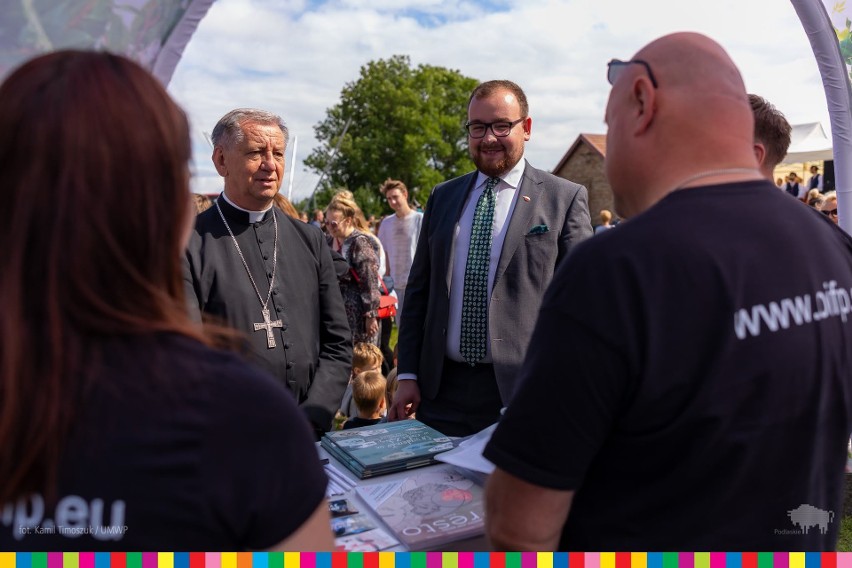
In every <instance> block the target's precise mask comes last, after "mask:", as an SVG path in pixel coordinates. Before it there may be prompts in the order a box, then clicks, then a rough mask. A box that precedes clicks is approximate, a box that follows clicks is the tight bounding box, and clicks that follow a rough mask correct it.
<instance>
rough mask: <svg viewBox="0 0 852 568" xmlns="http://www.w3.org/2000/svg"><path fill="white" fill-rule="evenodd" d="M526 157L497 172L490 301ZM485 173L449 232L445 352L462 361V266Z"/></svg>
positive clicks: (488, 357)
mask: <svg viewBox="0 0 852 568" xmlns="http://www.w3.org/2000/svg"><path fill="white" fill-rule="evenodd" d="M526 163H527V162H526V159H525V158H521V159H520V160H518V163H517V164H515V167H514V168H512V169H511V170H509V172H508V173H506V175H504V176H501V178H500V183H498V184H497V186H496V187H495V188H494V192H495V198H496V199H495V201H496V202H495V204H494V224H493V228H492V233H491V260H490V262H489V264H488V299H489V302H490V301H491V290H492V289H493V287H494V275H495V274H496V273H497V264H498V263H499V262H500V254H501V253H502V251H503V242H504V241H505V240H506V231H507V230H508V229H509V223H508V221H509V220H510V219H511V218H512V211H514V209H515V202H516V201H517V198H518V186H520V185H521V179H523V176H524V168H526ZM487 181H488V176H487V175H485V174H483V173H482V172H479V173H478V174H477V176H476V181H475V182H474V186H473V189H472V190H471V192H470V194H468V196H467V200H466V201H465V204H464V209H462V214H461V217H460V218H459V221H458V223H456V226H455V229H454V233H453V244H452V251H451V254H450V265H449V268H448V270H449V273H450V274H449V277H450V313H449V316H448V318H447V346H446V348H445V355H446V357H447V358H449V359H452V360H453V361H458V362H464V358H463V357H462V355H461V353H460V352H459V345H460V344H461V313H462V300H463V299H464V270H465V267H466V266H467V251H468V248H469V247H470V231H471V229H472V228H473V213H474V211H475V210H476V202H477V201H479V197H480V196H481V195H482V192H483V191H485V182H487ZM491 362H492V361H491V332H490V331H489V332H488V340H487V341H486V342H485V358H484V359H483V360H482V361H480V363H491ZM407 379H417V375H416V374H415V373H401V374H400V375H399V376H398V377H397V380H400V381H404V380H407Z"/></svg>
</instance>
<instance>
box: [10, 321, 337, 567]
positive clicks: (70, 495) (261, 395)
mask: <svg viewBox="0 0 852 568" xmlns="http://www.w3.org/2000/svg"><path fill="white" fill-rule="evenodd" d="M89 371H90V376H91V380H92V382H91V384H92V385H93V387H92V389H91V392H90V393H89V394H88V395H87V396H86V398H85V402H84V403H83V404H81V405H80V406H79V408H78V409H77V412H78V415H77V420H76V421H75V427H74V429H73V433H72V435H71V437H70V440H69V441H68V443H67V445H66V449H65V455H64V458H63V460H62V463H61V465H60V471H59V484H58V485H59V487H58V492H57V498H56V500H55V501H53V502H50V503H48V502H46V501H45V497H44V496H43V495H41V494H37V495H32V496H30V497H29V498H27V499H24V500H23V501H19V502H18V503H12V504H7V505H6V506H5V507H4V508H3V509H2V514H0V550H240V549H262V548H268V547H271V546H273V545H275V544H278V543H279V542H281V541H282V540H284V539H285V538H286V537H288V536H289V535H290V534H292V533H293V532H294V531H295V529H297V528H298V527H299V526H301V525H302V524H303V523H304V522H305V521H306V520H307V519H308V517H309V516H310V515H311V514H312V513H313V512H314V511H315V510H316V508H317V507H318V506H319V504H320V503H321V501H322V500H323V499H324V492H325V486H326V477H325V475H324V473H323V470H322V466H321V465H320V463H319V459H318V457H317V453H316V449H315V447H314V444H313V437H312V435H311V431H310V427H309V425H308V422H307V420H306V419H305V417H304V415H303V414H302V413H301V412H300V411H299V409H298V407H297V406H296V402H295V400H294V399H293V396H292V395H291V394H290V393H289V392H288V391H287V390H286V389H285V387H283V386H282V385H280V384H279V383H277V382H276V381H275V380H274V379H273V378H272V377H270V376H269V375H267V374H266V373H263V372H260V371H258V370H256V369H255V368H253V367H251V366H248V365H246V363H245V362H244V361H243V360H242V359H239V358H238V357H236V356H234V355H232V354H229V353H225V352H221V351H215V350H212V349H208V348H207V347H204V346H202V345H201V344H199V343H197V342H196V341H193V340H190V339H187V338H184V337H179V336H175V335H166V334H162V335H157V336H149V337H147V338H142V337H134V338H117V339H112V340H108V349H107V351H106V354H105V356H104V357H102V360H101V361H92V362H91V365H90V366H89Z"/></svg>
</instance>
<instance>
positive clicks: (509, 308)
mask: <svg viewBox="0 0 852 568" xmlns="http://www.w3.org/2000/svg"><path fill="white" fill-rule="evenodd" d="M476 175H477V172H471V173H469V174H466V175H463V176H461V177H458V178H455V179H452V180H449V181H447V182H444V183H442V184H440V185H438V186H436V187H435V189H434V190H433V191H432V195H431V196H430V197H429V201H428V203H427V204H426V212H425V213H424V216H423V226H422V228H421V230H420V239H419V241H418V242H417V252H416V254H415V256H414V263H413V264H412V266H411V273H410V275H409V277H408V286H407V287H406V290H405V310H404V311H403V319H402V324H401V326H400V335H399V372H400V373H416V374H417V383H418V386H419V387H420V393H421V396H422V397H424V398H426V399H434V398H435V397H436V396H437V394H438V388H439V386H440V384H441V370H442V367H443V362H444V352H445V350H446V334H447V320H448V317H449V308H450V303H449V299H450V282H449V275H450V273H451V270H450V259H451V258H452V243H453V233H454V229H455V226H456V224H457V223H458V221H459V218H460V217H461V213H462V209H463V206H464V202H465V199H466V198H467V195H468V193H469V192H470V191H471V190H472V189H473V184H474V182H475V180H476ZM518 192H519V195H518V198H517V200H516V204H515V208H514V210H513V211H512V214H511V220H510V221H509V226H508V232H507V233H506V239H505V241H504V243H503V250H502V252H501V254H500V261H499V263H498V265H497V272H496V274H495V275H494V286H493V290H492V293H491V300H490V302H489V308H488V326H489V331H490V334H491V345H490V348H491V356H492V359H493V361H494V373H495V375H496V376H497V385H498V387H499V389H500V395H501V397H502V399H503V403H504V404H508V402H509V400H510V398H511V396H512V394H513V393H514V391H515V387H516V386H517V385H516V378H517V377H518V374H519V370H520V366H521V363H522V362H523V360H524V356H525V355H526V352H527V346H528V345H529V341H530V337H531V336H532V332H533V327H534V326H535V321H536V319H537V317H538V310H539V307H540V305H541V299H542V296H543V295H544V291H545V290H546V289H547V286H548V284H549V283H550V279H551V278H552V277H553V272H554V270H555V269H556V265H557V264H558V263H559V262H560V261H561V260H562V259H563V258H565V257H566V256H567V255H568V253H569V252H570V251H571V249H572V248H573V247H574V246H575V245H576V244H577V243H579V242H580V241H582V240H584V239H586V238H588V237H590V236H591V235H592V224H591V220H590V218H589V205H588V193H587V191H586V188H585V187H583V186H581V185H578V184H576V183H573V182H570V181H568V180H565V179H562V178H559V177H556V176H554V175H551V174H549V173H546V172H543V171H541V170H537V169H535V168H533V167H532V166H530V165H529V163H527V164H526V169H525V170H524V176H523V178H522V180H521V184H520V186H519V187H518ZM523 196H527V197H529V198H530V200H529V201H526V200H525V199H523ZM538 225H546V226H547V228H548V230H547V231H546V232H543V233H537V234H531V233H530V229H532V228H533V227H536V226H538Z"/></svg>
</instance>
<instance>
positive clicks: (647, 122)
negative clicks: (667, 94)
mask: <svg viewBox="0 0 852 568" xmlns="http://www.w3.org/2000/svg"><path fill="white" fill-rule="evenodd" d="M631 95H632V96H633V100H634V104H635V105H636V106H635V109H636V113H637V114H636V119H637V122H636V129H635V133H636V134H643V133H644V132H645V131H646V130H648V128H650V126H651V123H652V122H653V120H654V115H655V114H656V110H657V109H656V106H655V105H656V99H657V90H656V89H655V88H654V85H653V84H652V83H651V81H650V79H648V78H647V77H643V76H639V77H637V78H636V79H635V81H634V82H633V91H632V92H631Z"/></svg>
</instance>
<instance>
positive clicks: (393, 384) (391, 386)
mask: <svg viewBox="0 0 852 568" xmlns="http://www.w3.org/2000/svg"><path fill="white" fill-rule="evenodd" d="M387 382H388V388H387V389H386V398H387V406H388V408H390V406H391V404H392V403H393V396H394V395H395V394H396V389H397V387H399V379H398V378H397V372H396V367H394V368H393V369H391V372H390V373H388V379H387ZM408 418H417V416H415V414H414V413H412V414H411V416H409V417H408Z"/></svg>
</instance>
